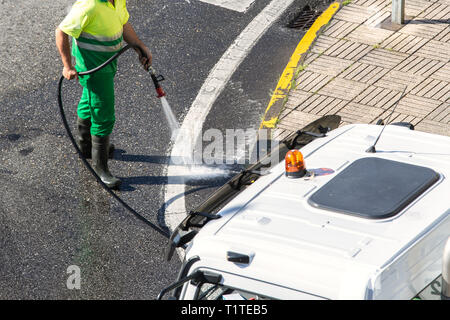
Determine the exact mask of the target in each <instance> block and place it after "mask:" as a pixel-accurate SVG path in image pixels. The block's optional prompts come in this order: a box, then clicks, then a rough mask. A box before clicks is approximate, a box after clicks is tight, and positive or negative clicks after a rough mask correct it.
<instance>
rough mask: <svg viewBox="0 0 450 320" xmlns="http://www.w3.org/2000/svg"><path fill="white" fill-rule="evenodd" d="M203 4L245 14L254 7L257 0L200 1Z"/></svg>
mask: <svg viewBox="0 0 450 320" xmlns="http://www.w3.org/2000/svg"><path fill="white" fill-rule="evenodd" d="M200 1H201V2H206V3H209V4H213V5H216V6H219V7H222V8H226V9H230V10H234V11H239V12H245V11H247V9H248V8H250V6H251V5H252V3H253V2H255V0H200Z"/></svg>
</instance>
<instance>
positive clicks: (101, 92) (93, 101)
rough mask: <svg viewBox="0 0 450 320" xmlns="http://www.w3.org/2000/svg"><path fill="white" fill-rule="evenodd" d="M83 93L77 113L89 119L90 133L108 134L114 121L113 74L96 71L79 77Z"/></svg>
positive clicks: (100, 135) (102, 135)
mask: <svg viewBox="0 0 450 320" xmlns="http://www.w3.org/2000/svg"><path fill="white" fill-rule="evenodd" d="M80 84H81V85H82V86H83V94H82V95H81V99H80V102H79V103H78V109H77V113H78V116H79V117H80V118H82V119H91V123H92V125H91V134H92V135H95V136H99V137H105V136H109V135H110V134H111V132H112V130H113V128H114V123H115V121H116V117H115V111H114V102H115V100H114V74H113V73H111V74H110V73H108V74H104V73H98V74H92V75H89V76H87V77H86V76H84V77H80Z"/></svg>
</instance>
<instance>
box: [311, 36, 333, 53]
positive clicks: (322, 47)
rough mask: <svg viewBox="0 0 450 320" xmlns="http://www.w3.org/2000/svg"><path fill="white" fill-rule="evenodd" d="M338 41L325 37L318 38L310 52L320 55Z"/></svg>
mask: <svg viewBox="0 0 450 320" xmlns="http://www.w3.org/2000/svg"><path fill="white" fill-rule="evenodd" d="M338 41H339V40H338V39H336V38H332V37H327V36H324V35H322V36H320V37H319V38H318V39H317V40H316V42H315V43H314V46H313V47H312V48H311V52H313V53H318V54H322V53H324V52H325V51H326V50H327V49H328V48H329V47H331V46H332V45H334V44H335V43H336V42H338Z"/></svg>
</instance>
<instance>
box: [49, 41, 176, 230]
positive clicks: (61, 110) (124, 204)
mask: <svg viewBox="0 0 450 320" xmlns="http://www.w3.org/2000/svg"><path fill="white" fill-rule="evenodd" d="M130 48H137V49H140V48H139V47H136V46H132V45H127V46H125V47H123V48H122V49H121V50H120V51H119V52H117V53H116V54H115V55H113V56H112V57H111V58H109V59H108V60H106V61H105V62H104V63H102V64H101V65H100V66H98V67H96V68H94V69H91V70H88V71H84V72H79V73H78V75H79V76H83V75H88V74H92V73H95V72H97V71H99V70H101V69H103V68H104V67H105V66H107V65H108V64H109V63H111V62H112V61H114V60H115V59H117V58H118V57H119V56H120V55H122V54H123V53H124V52H125V51H127V50H128V49H130ZM63 80H64V76H61V78H60V79H59V83H58V104H59V112H60V114H61V119H62V122H63V124H64V127H65V129H66V131H67V135H68V136H69V139H70V141H71V142H72V145H73V147H74V148H75V150H76V151H77V153H78V156H79V157H80V159H81V161H82V162H83V164H84V165H85V166H86V168H87V169H88V170H89V171H90V172H91V173H92V175H93V176H94V177H95V178H96V179H97V181H98V183H100V185H101V186H102V187H103V188H104V189H105V190H106V191H107V192H108V193H109V194H110V195H111V196H112V197H113V198H114V199H116V200H117V201H118V202H119V203H120V204H121V205H122V206H123V207H125V209H127V210H128V211H129V212H131V213H132V214H133V215H134V216H136V218H138V219H139V220H141V221H142V222H144V223H145V224H147V225H148V226H150V227H151V228H152V229H154V230H155V231H157V232H159V233H160V234H161V235H163V236H164V237H166V238H169V236H170V234H169V233H168V232H167V231H165V230H163V229H161V228H160V227H158V226H157V225H155V224H154V223H152V222H150V221H149V220H147V219H146V218H145V217H144V216H142V215H141V214H139V213H138V212H136V210H134V209H133V208H132V207H130V206H129V205H128V204H127V203H126V202H125V201H123V200H122V199H121V198H120V197H119V196H118V195H117V194H115V193H114V192H113V191H112V190H111V189H110V188H108V186H107V185H106V184H105V183H104V182H103V181H102V179H101V178H100V177H99V176H98V174H97V173H96V172H95V171H94V169H93V168H92V166H91V165H90V164H89V162H88V161H87V160H86V158H85V157H84V156H83V153H82V152H81V150H80V148H79V147H78V145H77V143H76V141H75V139H74V137H73V135H72V131H71V130H70V126H69V124H68V123H67V119H66V114H65V112H64V108H63V103H62V98H61V91H62V90H61V89H62V83H63Z"/></svg>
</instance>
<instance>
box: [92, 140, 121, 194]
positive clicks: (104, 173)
mask: <svg viewBox="0 0 450 320" xmlns="http://www.w3.org/2000/svg"><path fill="white" fill-rule="evenodd" d="M108 146H109V136H106V137H98V136H94V135H93V136H92V168H93V169H94V170H95V172H96V173H97V174H98V176H99V177H100V178H101V179H102V181H103V182H104V183H105V184H106V185H107V186H108V187H109V188H111V189H115V188H118V187H119V186H120V184H121V182H122V181H120V180H119V179H117V178H116V177H114V176H113V175H112V174H111V172H109V169H108V149H109V148H108Z"/></svg>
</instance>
